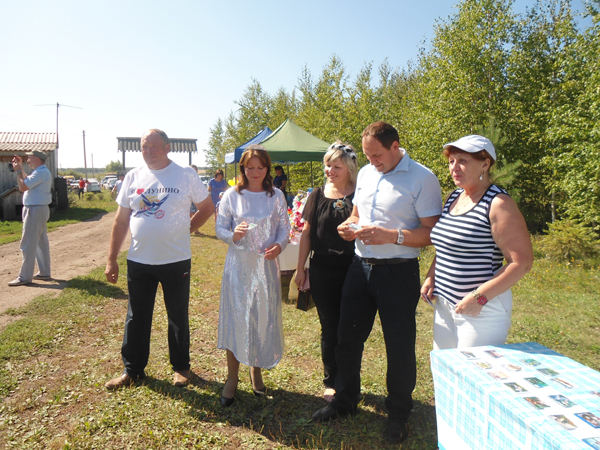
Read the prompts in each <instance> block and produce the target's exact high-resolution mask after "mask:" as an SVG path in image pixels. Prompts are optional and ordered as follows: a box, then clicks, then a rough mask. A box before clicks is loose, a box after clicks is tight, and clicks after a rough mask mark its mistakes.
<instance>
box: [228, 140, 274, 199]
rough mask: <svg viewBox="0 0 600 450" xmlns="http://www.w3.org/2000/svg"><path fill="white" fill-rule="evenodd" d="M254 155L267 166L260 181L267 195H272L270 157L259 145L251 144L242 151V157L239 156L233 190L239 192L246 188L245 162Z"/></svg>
mask: <svg viewBox="0 0 600 450" xmlns="http://www.w3.org/2000/svg"><path fill="white" fill-rule="evenodd" d="M254 157H257V158H258V160H259V161H260V163H261V164H262V165H263V166H265V167H266V168H267V174H266V175H265V179H264V180H263V182H262V186H263V189H264V190H265V191H266V192H267V193H268V194H269V196H271V197H273V195H275V190H274V189H273V177H272V176H271V157H270V156H269V153H268V152H267V150H266V149H265V148H264V147H263V146H261V145H251V146H249V147H248V148H247V149H246V151H245V152H244V153H242V157H241V158H240V175H239V177H238V183H237V185H236V186H235V190H236V191H238V192H239V193H240V194H241V193H242V191H243V190H244V189H248V178H247V177H246V173H245V172H246V164H247V163H248V161H250V159H252V158H254Z"/></svg>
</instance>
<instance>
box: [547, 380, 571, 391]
mask: <svg viewBox="0 0 600 450" xmlns="http://www.w3.org/2000/svg"><path fill="white" fill-rule="evenodd" d="M550 381H554V382H555V383H557V384H560V385H561V386H563V387H566V388H567V389H572V388H574V387H575V385H573V384H572V383H569V382H568V381H567V380H563V379H562V378H550Z"/></svg>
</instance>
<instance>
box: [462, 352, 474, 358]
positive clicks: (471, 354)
mask: <svg viewBox="0 0 600 450" xmlns="http://www.w3.org/2000/svg"><path fill="white" fill-rule="evenodd" d="M461 353H462V354H463V355H465V356H466V357H467V359H477V356H475V354H474V353H471V352H461Z"/></svg>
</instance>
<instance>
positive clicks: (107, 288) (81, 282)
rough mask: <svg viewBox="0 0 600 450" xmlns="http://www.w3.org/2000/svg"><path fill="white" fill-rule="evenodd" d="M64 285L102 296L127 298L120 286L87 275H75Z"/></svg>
mask: <svg viewBox="0 0 600 450" xmlns="http://www.w3.org/2000/svg"><path fill="white" fill-rule="evenodd" d="M66 287H67V288H72V289H78V290H81V291H84V292H87V293H88V294H90V295H99V296H101V297H104V298H127V293H126V292H125V291H124V290H123V289H121V288H120V287H118V286H116V285H112V284H109V283H108V282H106V281H100V280H96V279H94V278H91V277H88V276H84V277H75V278H73V279H72V280H71V281H69V282H68V283H67V286H66Z"/></svg>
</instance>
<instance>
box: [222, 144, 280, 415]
mask: <svg viewBox="0 0 600 450" xmlns="http://www.w3.org/2000/svg"><path fill="white" fill-rule="evenodd" d="M270 171H271V158H270V157H269V154H268V153H267V151H266V150H265V149H264V147H262V146H260V145H251V146H249V147H248V148H247V149H246V151H245V152H244V153H243V155H242V158H241V160H240V176H239V180H238V184H237V186H236V187H235V189H229V190H227V191H226V192H225V194H224V195H223V199H222V200H221V203H220V206H219V215H218V217H217V225H216V231H217V237H218V238H219V239H221V240H222V241H224V242H226V243H228V244H229V250H228V252H227V258H226V260H225V267H224V269H223V281H222V284H221V306H220V309H219V340H218V348H221V349H224V350H226V351H227V369H228V373H227V382H226V383H225V386H224V387H223V393H222V395H221V405H222V406H224V407H227V406H230V405H231V404H232V403H233V401H234V394H235V390H236V389H237V383H238V371H239V365H240V363H243V364H246V365H248V366H250V380H251V382H252V390H253V391H254V394H255V395H257V396H264V395H265V393H266V388H265V385H264V383H263V380H262V371H261V369H263V368H264V369H270V368H272V367H275V366H276V365H277V363H278V362H279V361H280V360H281V357H282V356H283V347H284V344H283V324H282V317H281V310H282V307H281V282H280V278H279V264H278V261H277V256H278V255H279V254H280V253H281V252H282V251H283V249H284V248H285V246H286V245H287V242H288V236H289V232H290V222H289V218H288V215H287V205H286V201H285V198H284V196H283V193H282V192H281V191H280V190H279V189H274V188H273V179H272V177H271V175H270Z"/></svg>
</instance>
